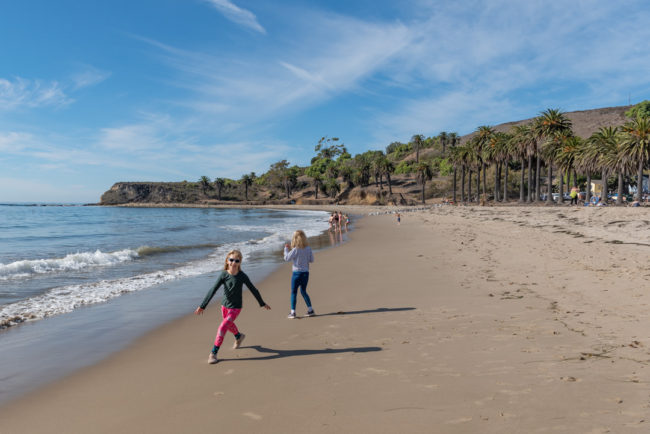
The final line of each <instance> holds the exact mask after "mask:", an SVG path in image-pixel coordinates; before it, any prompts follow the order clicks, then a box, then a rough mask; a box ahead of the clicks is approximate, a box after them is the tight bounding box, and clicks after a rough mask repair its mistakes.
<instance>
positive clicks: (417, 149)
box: [411, 134, 424, 163]
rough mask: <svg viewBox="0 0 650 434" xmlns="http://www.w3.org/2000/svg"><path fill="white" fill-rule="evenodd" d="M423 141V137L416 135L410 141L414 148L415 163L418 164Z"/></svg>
mask: <svg viewBox="0 0 650 434" xmlns="http://www.w3.org/2000/svg"><path fill="white" fill-rule="evenodd" d="M423 140H424V137H423V136H422V134H416V135H414V136H413V137H411V141H412V142H413V147H414V148H415V162H416V163H419V162H420V148H421V147H422V142H423Z"/></svg>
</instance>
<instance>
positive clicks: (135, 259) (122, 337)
mask: <svg viewBox="0 0 650 434" xmlns="http://www.w3.org/2000/svg"><path fill="white" fill-rule="evenodd" d="M327 219H328V214H327V213H326V212H321V211H302V210H268V209H216V208H120V207H97V206H76V205H66V206H54V205H48V206H44V205H23V204H0V402H2V401H4V400H7V399H9V398H11V397H14V396H18V395H20V394H21V393H24V392H26V391H28V390H30V389H31V388H34V387H36V386H38V385H40V384H43V383H45V382H48V381H51V380H53V379H55V378H58V377H60V376H62V375H65V374H67V373H69V372H71V371H73V370H75V369H78V368H80V367H83V366H87V365H89V364H91V363H94V362H96V361H97V360H100V359H101V358H104V357H106V356H107V355H109V354H110V353H111V352H114V351H116V350H118V349H120V348H122V347H124V346H126V345H127V344H128V343H129V342H131V341H133V339H135V338H136V337H137V336H139V335H141V334H143V333H145V332H147V331H148V330H150V329H151V328H153V327H156V326H158V325H161V324H164V323H165V322H168V321H171V320H172V319H174V318H176V317H178V316H180V315H182V314H187V313H190V312H191V311H192V310H193V309H194V308H195V307H196V306H197V305H198V303H200V301H201V300H202V297H203V295H204V294H205V293H206V292H207V290H208V289H209V288H210V286H211V284H212V283H213V281H214V277H215V276H216V274H217V273H218V272H219V270H221V269H222V267H223V261H224V257H225V255H226V253H227V252H228V251H230V250H232V249H238V250H240V251H241V252H242V253H243V256H244V262H243V264H242V269H243V270H245V271H246V273H247V274H249V276H251V278H252V279H253V281H254V282H255V281H256V279H260V278H262V277H264V275H266V274H268V273H269V272H270V271H272V270H273V269H274V268H276V267H277V266H278V265H279V264H280V263H281V262H282V258H281V250H282V246H283V244H284V243H285V242H286V241H289V240H290V238H291V234H292V233H293V231H294V230H296V229H302V230H304V231H305V233H306V234H307V236H308V237H310V239H311V240H312V246H313V247H315V248H318V247H324V246H329V245H331V244H336V243H338V242H341V241H343V240H344V238H345V237H343V236H337V237H336V239H330V240H328V237H327V235H324V234H325V233H327V229H328V222H327ZM330 238H332V235H331V234H330ZM217 302H218V301H217V300H216V299H215V300H213V303H217ZM43 355H47V362H46V363H44V362H43V359H42V357H43Z"/></svg>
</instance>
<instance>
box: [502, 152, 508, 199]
mask: <svg viewBox="0 0 650 434" xmlns="http://www.w3.org/2000/svg"><path fill="white" fill-rule="evenodd" d="M503 172H504V174H503V199H502V202H508V160H506V162H505V170H504V171H503Z"/></svg>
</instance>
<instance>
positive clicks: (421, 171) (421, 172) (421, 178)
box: [416, 162, 433, 204]
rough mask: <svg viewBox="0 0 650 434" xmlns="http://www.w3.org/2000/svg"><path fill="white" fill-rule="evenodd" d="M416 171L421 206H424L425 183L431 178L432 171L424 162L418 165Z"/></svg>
mask: <svg viewBox="0 0 650 434" xmlns="http://www.w3.org/2000/svg"><path fill="white" fill-rule="evenodd" d="M416 170H417V179H418V183H420V184H422V204H424V203H426V202H425V201H424V188H425V186H426V183H427V181H428V180H430V179H431V178H433V171H432V170H431V166H430V165H429V164H427V163H425V162H422V163H419V164H418V166H417V169H416Z"/></svg>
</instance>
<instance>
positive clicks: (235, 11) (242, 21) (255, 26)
mask: <svg viewBox="0 0 650 434" xmlns="http://www.w3.org/2000/svg"><path fill="white" fill-rule="evenodd" d="M205 1H206V2H208V3H210V4H211V5H212V6H213V7H214V8H215V9H217V10H218V11H219V12H221V13H222V14H223V15H224V16H225V17H226V18H227V19H229V20H230V21H232V22H234V23H237V24H239V25H241V26H244V27H248V28H249V29H252V30H255V31H256V32H259V33H262V34H266V29H264V27H262V25H261V24H260V23H259V22H258V21H257V17H256V16H255V14H254V13H252V12H251V11H249V10H247V9H242V8H240V7H239V6H237V5H235V4H234V3H233V2H231V1H230V0H205Z"/></svg>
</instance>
